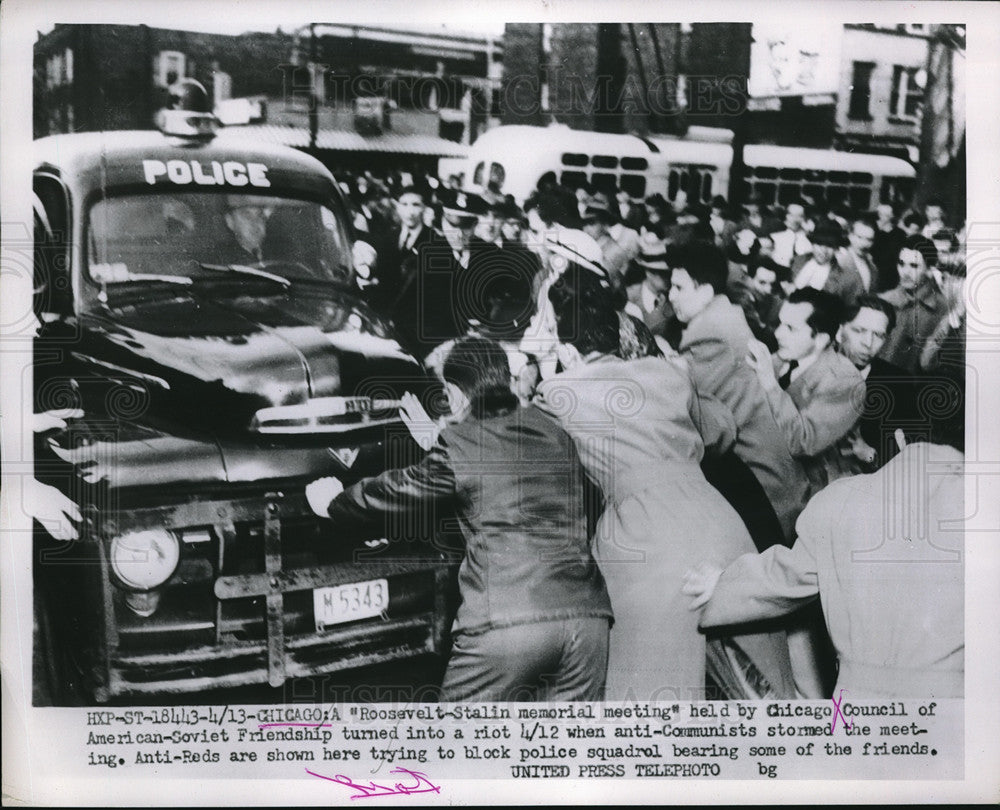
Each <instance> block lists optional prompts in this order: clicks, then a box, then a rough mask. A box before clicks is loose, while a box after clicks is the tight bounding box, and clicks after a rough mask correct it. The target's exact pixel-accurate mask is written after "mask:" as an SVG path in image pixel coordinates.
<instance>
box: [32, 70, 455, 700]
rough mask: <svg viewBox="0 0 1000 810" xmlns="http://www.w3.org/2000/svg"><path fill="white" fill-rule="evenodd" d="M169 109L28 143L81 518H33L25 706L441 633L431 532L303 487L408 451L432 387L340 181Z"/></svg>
mask: <svg viewBox="0 0 1000 810" xmlns="http://www.w3.org/2000/svg"><path fill="white" fill-rule="evenodd" d="M192 84H194V83H192ZM182 90H184V91H185V92H186V93H188V94H189V95H194V96H195V97H196V98H198V91H199V90H200V87H190V86H189V87H187V88H182ZM201 92H202V93H203V92H204V91H203V90H201ZM179 106H181V107H182V108H181V109H172V110H166V111H163V114H162V116H161V118H160V121H159V123H160V130H159V131H155V130H151V131H148V132H114V133H87V134H72V135H60V136H53V137H49V138H44V139H42V140H39V141H37V142H36V143H35V164H34V193H35V214H36V216H35V230H36V234H35V243H36V249H35V274H36V281H35V287H36V300H35V306H36V312H37V314H38V317H39V320H40V321H41V323H42V329H41V332H40V336H39V338H38V340H37V344H36V352H35V366H34V373H35V407H36V410H37V411H50V410H62V411H63V412H65V410H66V409H73V410H74V412H75V411H79V412H82V414H83V415H82V416H80V417H76V418H71V419H69V420H68V421H67V424H66V426H65V428H64V429H59V430H55V431H48V432H46V433H43V434H41V435H40V436H38V437H37V441H36V444H37V451H36V476H37V477H38V479H39V480H40V481H42V482H43V483H48V484H50V485H53V486H56V487H58V488H59V489H61V490H62V491H63V492H64V493H65V494H66V495H68V496H69V497H70V498H71V499H73V500H74V501H75V502H76V503H78V504H79V505H80V507H81V511H82V512H83V515H84V520H83V522H82V524H81V526H80V537H79V539H78V540H76V541H73V542H69V543H65V542H59V541H56V540H55V539H54V538H52V537H51V536H49V535H48V534H47V533H46V532H45V531H44V530H43V529H42V528H41V526H40V525H37V524H36V553H35V560H34V585H35V610H36V639H35V641H36V644H35V651H36V668H35V671H36V675H37V679H38V680H39V681H40V683H39V686H40V687H44V688H39V689H38V690H36V702H41V703H45V702H53V703H56V704H61V703H69V702H77V701H82V702H93V701H95V700H96V701H98V702H101V701H108V700H110V699H114V698H118V697H141V696H151V695H162V694H166V693H192V692H200V691H203V690H208V689H213V688H220V687H230V686H237V685H244V684H253V683H268V684H270V685H272V686H279V685H281V684H283V683H284V682H285V681H286V679H290V678H295V677H299V676H308V675H317V674H323V673H329V672H333V671H336V670H344V669H350V668H355V667H360V666H365V665H369V664H373V663H379V662H386V661H393V660H400V659H405V658H409V657H412V656H416V655H421V654H425V653H438V654H440V653H442V652H443V651H444V648H445V645H446V631H447V628H448V626H449V624H450V611H451V608H452V605H451V602H450V599H451V597H450V594H451V593H452V590H451V587H450V585H449V583H450V573H451V572H452V571H453V562H454V559H453V556H454V555H453V554H452V553H451V552H450V551H449V550H447V549H442V548H441V547H440V543H436V542H435V536H436V535H435V529H434V527H433V526H431V527H409V526H408V527H404V528H403V529H399V527H396V529H398V530H395V536H394V537H391V538H389V539H393V540H398V541H400V542H398V543H392V544H389V543H387V542H386V537H387V536H388V535H390V534H392V532H393V531H394V529H393V527H385V526H381V527H373V529H372V532H371V534H369V535H366V536H357V537H353V536H352V537H345V536H343V535H342V534H341V533H339V532H338V530H337V527H336V526H332V525H331V524H330V523H329V521H323V520H319V519H317V518H316V517H315V516H314V515H313V513H312V511H311V510H310V509H309V506H308V504H307V503H306V499H305V495H304V489H305V486H306V485H307V484H308V483H309V482H311V481H313V480H315V479H316V478H319V477H322V476H328V475H335V476H337V477H338V478H340V479H341V480H342V481H344V483H345V484H349V483H351V482H353V481H355V480H357V479H359V478H361V477H363V476H366V475H372V474H375V473H378V472H380V471H381V470H382V469H384V468H385V467H386V466H402V465H404V464H406V463H408V462H410V461H413V460H414V459H415V458H416V457H419V453H420V450H419V448H418V447H417V446H416V444H415V443H414V442H413V441H412V439H411V438H410V437H409V435H408V433H407V431H406V429H405V427H404V426H403V424H402V422H401V420H400V416H399V410H398V405H399V399H400V397H401V396H402V394H403V392H405V391H414V392H415V393H417V394H418V396H423V397H433V396H434V395H435V394H434V391H435V389H434V388H433V387H432V386H431V385H430V384H429V383H428V381H427V378H426V376H425V374H424V371H423V369H422V367H421V365H420V364H419V363H418V362H417V361H416V360H415V359H414V358H413V356H412V355H411V354H410V353H409V352H407V351H406V350H405V349H404V348H403V347H402V346H401V345H400V343H399V342H398V341H397V340H396V338H395V337H394V334H393V329H392V325H391V324H389V323H387V322H385V321H384V320H382V319H381V318H380V317H379V316H377V315H376V314H375V313H374V312H372V311H371V310H370V309H369V308H368V307H367V306H366V305H365V304H364V303H363V302H362V301H360V300H359V298H358V297H357V296H356V295H355V293H356V290H357V288H356V286H355V285H354V279H353V270H352V245H351V241H350V234H349V231H348V228H347V225H346V218H345V209H344V203H343V200H342V199H341V196H340V192H339V190H338V187H337V185H336V183H335V182H334V179H333V177H332V176H331V175H330V174H329V172H327V171H326V169H325V168H324V167H323V166H322V165H321V164H320V163H319V162H318V161H316V160H314V159H313V158H311V157H309V156H307V155H305V154H302V153H300V152H297V151H295V150H292V149H289V148H284V147H269V146H265V145H262V144H257V143H252V142H250V143H248V142H247V141H246V140H242V139H240V138H238V137H235V136H232V135H230V134H229V133H227V132H225V131H224V130H223V131H220V132H218V133H216V131H215V127H214V122H213V120H212V116H211V115H210V114H209V113H207V112H206V111H204V109H203V110H202V111H200V112H199V111H198V108H197V105H187V107H186V108H185V107H184V105H179ZM428 405H429V407H432V406H431V404H430V403H428Z"/></svg>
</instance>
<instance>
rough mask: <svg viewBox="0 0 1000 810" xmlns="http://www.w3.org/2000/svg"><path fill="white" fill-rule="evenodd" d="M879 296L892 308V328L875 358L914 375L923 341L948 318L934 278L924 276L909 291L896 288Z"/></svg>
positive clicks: (944, 302)
mask: <svg viewBox="0 0 1000 810" xmlns="http://www.w3.org/2000/svg"><path fill="white" fill-rule="evenodd" d="M879 297H880V298H881V299H882V300H883V301H888V302H889V303H890V304H892V306H893V307H895V308H896V326H895V327H894V328H893V330H892V331H891V332H890V333H889V337H888V338H887V339H886V341H885V343H884V344H883V345H882V350H881V351H880V352H879V357H882V358H883V359H885V360H888V361H889V362H890V363H894V364H896V365H897V366H899V367H900V368H902V369H903V370H905V371H909V372H910V373H917V372H918V371H919V369H920V354H921V352H922V351H923V348H924V345H925V344H926V343H927V339H928V338H929V337H930V336H931V335H932V334H933V333H934V330H935V329H936V328H937V326H938V324H940V323H941V319H942V318H945V317H947V315H948V304H947V302H946V301H945V298H944V295H942V294H941V291H940V290H939V289H938V287H937V283H936V282H935V281H934V279H933V278H930V277H928V278H925V279H924V280H923V281H922V282H921V283H920V285H919V286H918V287H917V289H916V290H915V291H913V292H909V291H907V290H904V289H902V288H901V287H897V288H896V289H894V290H889V292H887V293H882V295H881V296H879Z"/></svg>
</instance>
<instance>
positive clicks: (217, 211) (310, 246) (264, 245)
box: [88, 193, 351, 284]
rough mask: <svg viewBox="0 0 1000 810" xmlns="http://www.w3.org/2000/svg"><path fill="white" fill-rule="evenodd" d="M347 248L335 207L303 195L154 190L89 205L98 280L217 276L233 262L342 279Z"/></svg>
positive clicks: (295, 276) (287, 274)
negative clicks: (222, 268) (225, 266)
mask: <svg viewBox="0 0 1000 810" xmlns="http://www.w3.org/2000/svg"><path fill="white" fill-rule="evenodd" d="M350 256H351V249H350V245H349V243H348V241H347V235H346V233H345V231H344V229H343V227H342V226H341V224H340V223H339V222H338V220H337V217H336V216H335V215H334V213H333V212H332V211H331V210H330V209H329V208H327V207H325V206H322V205H320V204H318V203H315V202H310V201H306V200H296V199H288V198H283V197H276V196H267V195H259V194H255V195H250V194H244V195H232V194H230V195H226V194H209V193H171V194H164V193H159V194H142V195H129V196H120V197H108V198H104V199H101V200H99V201H98V202H97V203H95V204H94V206H93V207H92V208H91V209H90V218H89V223H88V259H89V262H88V264H89V270H90V275H91V278H93V279H94V280H95V281H97V282H99V283H122V282H129V281H135V282H139V281H149V280H150V279H151V277H156V276H159V277H164V276H170V277H178V278H186V279H191V280H192V281H195V282H197V281H200V280H213V281H218V280H219V279H220V277H222V276H220V274H219V272H218V267H219V266H220V265H234V266H244V267H247V266H249V267H258V268H268V269H269V270H270V271H272V272H273V273H274V274H275V275H279V276H281V277H282V278H285V279H288V280H289V281H291V282H295V281H322V282H331V283H337V284H345V283H347V282H348V281H349V273H350V271H349V267H350V261H351V260H350ZM213 266H214V267H215V269H214V270H213V269H212V267H213ZM239 277H240V278H242V279H244V280H246V279H247V278H248V277H249V276H248V275H246V274H244V275H241V276H239Z"/></svg>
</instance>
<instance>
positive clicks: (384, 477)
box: [328, 407, 612, 633]
mask: <svg viewBox="0 0 1000 810" xmlns="http://www.w3.org/2000/svg"><path fill="white" fill-rule="evenodd" d="M448 502H450V503H452V504H454V508H455V511H456V514H457V517H458V523H459V527H460V529H461V532H462V534H463V535H464V537H465V544H466V548H465V558H464V559H463V561H462V565H461V567H460V569H459V588H460V590H461V597H462V604H461V606H460V607H459V609H458V615H457V617H456V619H455V626H454V629H453V632H455V633H463V632H468V633H472V632H481V631H484V630H488V629H491V628H498V627H508V626H511V625H518V624H525V623H529V622H539V621H548V620H554V619H565V618H573V617H582V616H598V617H606V618H610V617H611V615H612V613H611V603H610V601H609V599H608V592H607V589H606V588H605V585H604V578H603V577H602V576H601V572H600V571H599V570H598V567H597V564H596V562H595V561H594V558H593V556H592V555H591V553H590V540H589V536H588V533H587V520H586V516H585V513H584V505H583V470H582V468H581V466H580V459H579V457H578V456H577V453H576V450H575V448H574V444H573V440H572V439H571V438H570V437H569V435H568V434H567V433H566V432H565V431H564V430H563V429H562V428H560V427H559V425H558V424H557V423H556V422H555V421H554V420H553V419H551V418H549V417H548V416H546V415H545V414H543V413H542V412H541V411H539V410H538V409H537V408H534V407H527V408H515V409H513V410H511V411H509V412H506V413H502V414H500V415H496V416H492V417H489V418H484V419H471V418H470V419H468V420H466V421H465V422H462V423H460V424H456V425H452V426H450V427H448V428H447V429H445V430H444V431H443V432H442V434H441V437H440V439H439V440H438V443H437V444H436V445H434V447H433V448H431V451H430V452H429V453H428V455H427V456H426V457H425V458H424V460H423V461H421V462H420V463H418V464H415V465H413V466H410V467H407V468H405V469H402V470H387V471H386V472H384V473H382V474H381V475H379V476H377V477H375V478H368V479H365V480H363V481H359V482H358V483H357V484H355V485H354V486H352V487H350V488H348V489H346V490H344V492H342V493H341V494H340V495H339V496H337V497H336V498H334V500H333V501H332V502H331V503H330V506H329V508H328V512H329V515H330V518H331V520H333V521H334V524H335V525H336V526H337V527H338V528H340V527H346V526H349V525H351V524H352V523H356V522H367V521H370V520H371V519H372V518H375V519H382V520H386V519H388V518H389V517H390V516H401V515H409V516H419V515H420V514H421V512H426V510H433V509H434V508H435V505H436V504H443V503H448ZM417 519H419V517H418V518H417Z"/></svg>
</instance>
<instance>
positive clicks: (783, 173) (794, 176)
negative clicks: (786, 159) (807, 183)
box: [778, 169, 802, 182]
mask: <svg viewBox="0 0 1000 810" xmlns="http://www.w3.org/2000/svg"><path fill="white" fill-rule="evenodd" d="M778 177H780V178H781V180H782V181H785V182H788V181H791V182H799V181H800V180H802V169H781V170H780V171H779V172H778Z"/></svg>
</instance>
